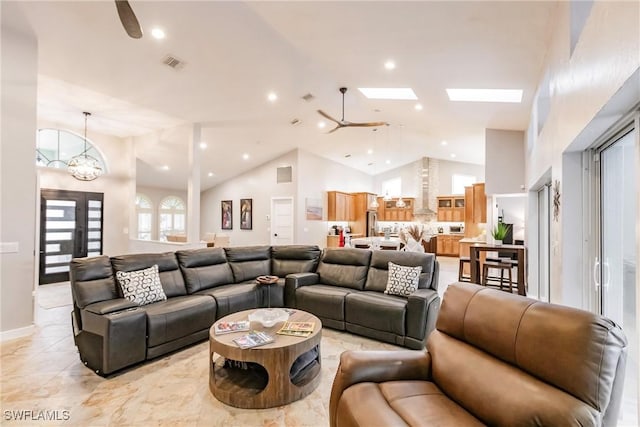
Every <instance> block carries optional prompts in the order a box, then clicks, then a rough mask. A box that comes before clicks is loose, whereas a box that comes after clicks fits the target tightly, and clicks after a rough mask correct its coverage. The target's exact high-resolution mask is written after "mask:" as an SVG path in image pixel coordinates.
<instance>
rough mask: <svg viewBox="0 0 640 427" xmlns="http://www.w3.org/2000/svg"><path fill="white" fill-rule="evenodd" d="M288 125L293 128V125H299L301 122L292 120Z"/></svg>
mask: <svg viewBox="0 0 640 427" xmlns="http://www.w3.org/2000/svg"><path fill="white" fill-rule="evenodd" d="M289 123H291V125H292V126H295V125H299V124H300V123H301V122H300V119H295V118H294V119H293V120H291V121H290V122H289Z"/></svg>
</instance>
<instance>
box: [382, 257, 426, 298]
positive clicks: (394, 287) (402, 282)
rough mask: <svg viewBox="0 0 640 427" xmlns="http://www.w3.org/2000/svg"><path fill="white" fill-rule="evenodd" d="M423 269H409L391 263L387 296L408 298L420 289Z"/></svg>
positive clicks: (385, 291) (386, 290)
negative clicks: (419, 284)
mask: <svg viewBox="0 0 640 427" xmlns="http://www.w3.org/2000/svg"><path fill="white" fill-rule="evenodd" d="M420 273H422V267H420V266H418V267H407V266H404V265H398V264H394V263H392V262H389V278H388V279H387V288H386V289H385V290H384V293H385V294H389V295H399V296H403V297H407V296H409V295H411V294H412V293H414V292H415V291H416V290H417V289H418V283H419V281H420Z"/></svg>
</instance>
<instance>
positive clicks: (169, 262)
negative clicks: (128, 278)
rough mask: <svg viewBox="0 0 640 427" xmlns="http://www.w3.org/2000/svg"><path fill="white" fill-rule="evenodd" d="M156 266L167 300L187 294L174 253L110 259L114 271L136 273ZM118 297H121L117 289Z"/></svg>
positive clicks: (132, 255)
mask: <svg viewBox="0 0 640 427" xmlns="http://www.w3.org/2000/svg"><path fill="white" fill-rule="evenodd" d="M154 264H158V271H159V274H160V282H161V283H162V289H163V290H164V293H165V295H166V296H167V298H171V297H177V296H180V295H186V294H187V288H186V287H185V285H184V279H183V277H182V273H181V272H180V266H179V265H178V259H177V258H176V255H175V253H173V252H166V253H163V254H129V255H120V256H115V257H113V258H111V265H112V266H113V269H114V270H115V271H136V270H142V269H143V268H149V267H151V266H152V265H154ZM119 291H120V296H123V294H122V290H121V289H119Z"/></svg>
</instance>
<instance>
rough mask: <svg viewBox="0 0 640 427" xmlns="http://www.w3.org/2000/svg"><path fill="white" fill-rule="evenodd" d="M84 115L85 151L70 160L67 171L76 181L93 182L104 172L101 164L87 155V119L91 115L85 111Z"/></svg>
mask: <svg viewBox="0 0 640 427" xmlns="http://www.w3.org/2000/svg"><path fill="white" fill-rule="evenodd" d="M82 114H84V151H82V153H80V154H77V155H75V156H73V157H72V158H71V160H69V163H68V166H67V170H68V171H69V173H70V174H71V176H73V177H74V178H75V179H78V180H80V181H93V180H94V179H96V178H98V177H99V176H101V175H102V173H103V170H102V166H101V165H100V162H99V161H98V160H97V159H96V158H95V157H93V156H90V155H88V154H87V150H88V149H87V118H88V117H89V116H90V115H91V113H88V112H86V111H84V112H83V113H82Z"/></svg>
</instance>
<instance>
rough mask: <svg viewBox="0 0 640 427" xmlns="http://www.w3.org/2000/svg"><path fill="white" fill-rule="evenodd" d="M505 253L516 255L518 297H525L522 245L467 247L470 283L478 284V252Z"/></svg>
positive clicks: (486, 244) (483, 244) (475, 245)
mask: <svg viewBox="0 0 640 427" xmlns="http://www.w3.org/2000/svg"><path fill="white" fill-rule="evenodd" d="M482 251H485V252H487V251H489V252H506V253H511V254H516V256H517V259H518V295H525V296H526V295H527V291H526V277H527V275H526V271H525V268H526V267H525V265H526V263H525V260H526V254H527V248H526V247H525V246H524V245H494V244H492V243H476V244H473V245H471V246H470V247H469V258H470V261H471V263H470V264H471V281H472V282H473V283H478V284H480V252H482Z"/></svg>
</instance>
